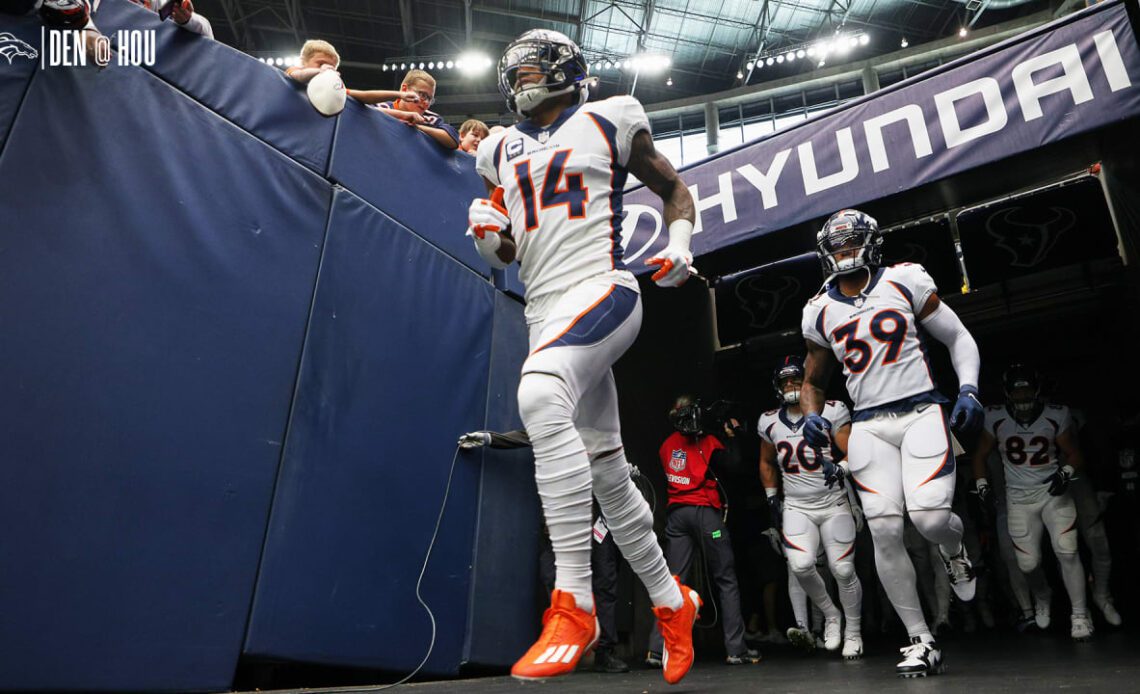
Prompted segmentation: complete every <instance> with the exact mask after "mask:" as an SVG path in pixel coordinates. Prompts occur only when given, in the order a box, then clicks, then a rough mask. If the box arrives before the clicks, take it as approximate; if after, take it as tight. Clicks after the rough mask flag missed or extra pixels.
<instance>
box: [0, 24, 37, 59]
mask: <svg viewBox="0 0 1140 694" xmlns="http://www.w3.org/2000/svg"><path fill="white" fill-rule="evenodd" d="M0 55H2V56H4V57H5V58H7V59H8V64H9V65H11V64H12V58H15V57H16V56H18V55H22V56H24V57H25V58H28V59H30V60H36V59H38V58H39V57H40V52H39V51H37V50H36V49H35V48H34V47H32V45H31V44H30V43H28V42H27V41H21V40H20V39H18V38H16V37H15V35H14V34H12V33H11V32H8V31H5V32H3V33H0Z"/></svg>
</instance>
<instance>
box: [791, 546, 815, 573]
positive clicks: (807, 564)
mask: <svg viewBox="0 0 1140 694" xmlns="http://www.w3.org/2000/svg"><path fill="white" fill-rule="evenodd" d="M788 569H789V570H790V571H791V572H792V573H794V574H796V575H797V576H799V575H803V574H809V573H811V572H812V571H815V557H809V556H808V555H807V552H800V551H798V550H790V551H789V552H788Z"/></svg>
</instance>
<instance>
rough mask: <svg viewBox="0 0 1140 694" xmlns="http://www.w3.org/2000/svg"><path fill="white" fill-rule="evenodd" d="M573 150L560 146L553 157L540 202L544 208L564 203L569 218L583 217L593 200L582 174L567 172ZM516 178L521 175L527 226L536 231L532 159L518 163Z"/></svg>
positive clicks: (521, 193) (536, 216)
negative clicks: (567, 163)
mask: <svg viewBox="0 0 1140 694" xmlns="http://www.w3.org/2000/svg"><path fill="white" fill-rule="evenodd" d="M571 151H572V150H569V149H560V150H558V151H557V152H555V153H554V156H552V157H551V158H550V164H549V166H547V169H546V177H545V178H543V180H542V196H541V197H540V198H539V199H538V202H539V203H541V205H542V209H544V210H547V209H550V208H551V207H557V206H558V205H565V206H566V214H567V216H569V218H570V219H582V218H584V217H585V216H586V203H587V202H589V201H590V191H589V190H588V189H587V188H586V187H585V186H583V185H582V174H580V173H565V170H566V160H567V159H569V158H570V152H571ZM515 178H516V179H518V182H519V194H520V195H522V199H523V211H524V212H525V214H526V230H527V231H534V230H535V229H537V228H538V206H537V205H536V204H535V202H536V201H535V193H534V179H532V178H531V175H530V160H529V159H528V160H526V161H520V162H519V163H517V164H515ZM563 181H565V183H563Z"/></svg>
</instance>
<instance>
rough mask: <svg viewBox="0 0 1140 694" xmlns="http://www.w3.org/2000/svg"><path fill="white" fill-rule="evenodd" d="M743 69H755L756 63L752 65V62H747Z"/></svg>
mask: <svg viewBox="0 0 1140 694" xmlns="http://www.w3.org/2000/svg"><path fill="white" fill-rule="evenodd" d="M744 67H746V68H748V69H749V70H751V69H752V68H754V67H756V63H754V62H752V61H751V60H749V61H748V64H747V65H745V66H744Z"/></svg>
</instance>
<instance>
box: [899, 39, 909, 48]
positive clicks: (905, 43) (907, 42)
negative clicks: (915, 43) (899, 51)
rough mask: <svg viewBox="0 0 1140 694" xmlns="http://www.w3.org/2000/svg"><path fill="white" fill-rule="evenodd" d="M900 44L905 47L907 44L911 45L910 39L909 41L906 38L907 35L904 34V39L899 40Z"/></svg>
mask: <svg viewBox="0 0 1140 694" xmlns="http://www.w3.org/2000/svg"><path fill="white" fill-rule="evenodd" d="M899 45H900V46H902V47H903V48H906V47H907V46H909V45H910V42H909V41H907V40H906V37H905V36H904V37H903V40H902V41H900V42H899Z"/></svg>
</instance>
